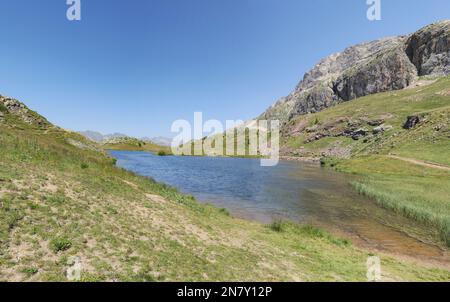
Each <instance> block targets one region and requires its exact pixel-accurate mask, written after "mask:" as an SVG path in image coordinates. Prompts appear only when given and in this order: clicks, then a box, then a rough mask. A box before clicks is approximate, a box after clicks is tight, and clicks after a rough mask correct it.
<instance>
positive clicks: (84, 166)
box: [81, 163, 89, 169]
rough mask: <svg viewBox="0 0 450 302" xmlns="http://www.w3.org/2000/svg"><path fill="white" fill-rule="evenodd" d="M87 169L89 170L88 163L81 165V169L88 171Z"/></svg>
mask: <svg viewBox="0 0 450 302" xmlns="http://www.w3.org/2000/svg"><path fill="white" fill-rule="evenodd" d="M87 168H89V165H88V164H86V163H82V164H81V169H87Z"/></svg>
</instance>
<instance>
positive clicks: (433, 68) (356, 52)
mask: <svg viewBox="0 0 450 302" xmlns="http://www.w3.org/2000/svg"><path fill="white" fill-rule="evenodd" d="M448 74H450V20H447V21H442V22H439V23H435V24H431V25H429V26H427V27H425V28H423V29H421V30H419V31H418V32H416V33H414V34H412V35H409V36H400V37H392V38H385V39H381V40H377V41H373V42H369V43H363V44H359V45H356V46H352V47H349V48H347V49H346V50H344V51H343V52H341V53H337V54H333V55H331V56H329V57H327V58H325V59H323V60H322V61H321V62H320V63H319V64H317V65H316V66H315V67H314V68H313V69H312V70H310V71H309V72H307V73H306V74H305V76H304V78H303V80H302V81H301V82H300V83H299V84H298V85H297V87H296V88H295V90H294V91H293V92H292V93H291V94H290V95H288V96H287V97H284V98H282V99H281V100H279V101H278V102H277V103H276V104H274V105H273V106H271V107H270V108H269V109H268V110H267V111H266V112H265V113H263V114H262V115H261V116H260V118H261V119H279V120H280V121H282V122H283V123H286V122H288V121H289V120H291V119H292V118H294V117H296V116H298V115H304V114H308V113H315V112H318V111H321V110H323V109H326V108H328V107H331V106H333V105H336V104H339V103H341V102H345V101H349V100H353V99H355V98H358V97H362V96H365V95H370V94H374V93H378V92H384V91H391V90H398V89H403V88H405V87H408V86H409V85H411V84H412V83H413V82H414V81H415V80H416V79H417V77H418V76H427V75H429V76H435V75H448Z"/></svg>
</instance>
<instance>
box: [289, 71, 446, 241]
mask: <svg viewBox="0 0 450 302" xmlns="http://www.w3.org/2000/svg"><path fill="white" fill-rule="evenodd" d="M419 114H420V115H422V116H424V117H425V120H424V121H423V122H422V123H420V124H419V125H418V126H416V127H415V128H413V129H410V130H406V129H403V125H404V123H405V121H406V119H407V117H408V116H410V115H419ZM380 118H383V119H384V124H386V125H391V126H392V127H393V129H392V130H390V131H388V132H385V133H383V134H381V135H378V136H373V135H369V136H368V137H367V138H366V139H365V140H358V141H354V140H352V139H351V138H348V137H344V136H340V135H339V133H341V132H342V131H343V130H345V129H348V128H349V127H350V125H354V126H353V127H356V128H358V127H363V128H366V129H368V130H369V131H370V130H372V129H373V127H372V126H370V125H368V123H367V121H372V120H377V119H380ZM300 124H306V125H308V126H313V125H315V128H314V129H315V130H314V131H312V133H306V132H305V131H303V132H300V133H299V134H298V135H294V136H291V137H286V138H285V140H284V146H285V147H287V148H288V149H294V150H303V151H302V153H303V155H304V156H316V157H322V154H323V153H324V152H327V150H329V149H330V148H335V147H336V146H337V147H339V148H347V149H349V150H351V152H352V158H351V159H349V160H346V159H340V158H336V157H333V156H326V157H323V158H322V159H321V163H322V165H324V166H328V167H333V168H336V169H338V170H340V171H343V172H348V173H353V174H356V175H358V176H359V180H358V181H355V182H354V183H353V185H354V187H355V189H356V190H358V192H360V193H361V194H363V195H367V196H369V197H371V198H373V199H374V200H375V201H376V202H377V203H378V204H379V205H381V206H383V207H385V208H388V209H391V210H393V211H395V212H397V213H400V214H402V215H404V216H406V217H408V218H411V219H414V220H416V221H418V222H420V223H421V224H422V225H423V227H424V228H432V229H434V230H436V232H438V233H439V234H440V238H441V240H442V241H443V242H444V243H445V244H447V245H448V246H450V223H449V222H450V202H449V196H450V173H449V172H447V171H443V170H438V169H435V168H430V167H425V166H419V165H415V164H411V163H408V162H405V161H401V160H395V159H391V158H389V157H388V156H389V155H396V156H401V157H404V158H411V159H417V160H422V161H425V162H428V163H435V164H440V165H444V166H450V153H449V150H450V139H449V138H450V78H449V77H447V78H440V79H436V82H434V83H432V84H429V85H426V86H421V87H414V88H409V89H404V90H400V91H392V92H385V93H379V94H375V95H370V96H366V97H363V98H360V99H356V100H353V101H349V102H346V103H342V104H339V105H337V106H335V107H332V108H329V109H327V110H324V111H322V112H319V113H316V114H312V115H310V116H304V117H298V118H297V119H296V120H294V121H292V122H291V123H290V124H289V125H288V127H289V128H292V129H295V128H296V127H298V125H300ZM288 132H289V131H288ZM317 133H329V134H330V135H331V136H332V137H326V138H322V139H319V140H317V141H314V142H311V143H307V142H306V140H307V138H308V137H309V136H312V135H316V134H317Z"/></svg>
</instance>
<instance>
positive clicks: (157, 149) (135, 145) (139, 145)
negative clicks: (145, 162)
mask: <svg viewBox="0 0 450 302" xmlns="http://www.w3.org/2000/svg"><path fill="white" fill-rule="evenodd" d="M102 147H103V148H104V149H106V150H123V151H147V152H152V153H157V154H161V155H170V154H172V151H171V149H170V147H166V146H160V145H156V144H154V143H150V142H144V141H141V140H138V139H134V138H126V139H124V140H123V141H122V142H119V143H108V144H104V145H102Z"/></svg>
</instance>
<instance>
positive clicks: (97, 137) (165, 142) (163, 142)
mask: <svg viewBox="0 0 450 302" xmlns="http://www.w3.org/2000/svg"><path fill="white" fill-rule="evenodd" d="M78 133H79V134H81V135H83V136H84V137H86V138H88V139H90V140H92V141H94V142H97V143H106V142H108V141H111V140H114V139H117V138H131V137H130V136H128V135H126V134H123V133H112V134H105V135H103V134H102V133H100V132H98V131H91V130H86V131H79V132H78ZM138 139H139V140H141V141H144V142H151V143H154V144H156V145H160V146H170V144H171V142H172V139H170V138H167V137H163V136H158V137H154V138H149V137H142V138H138Z"/></svg>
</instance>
